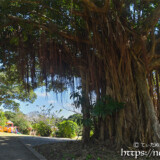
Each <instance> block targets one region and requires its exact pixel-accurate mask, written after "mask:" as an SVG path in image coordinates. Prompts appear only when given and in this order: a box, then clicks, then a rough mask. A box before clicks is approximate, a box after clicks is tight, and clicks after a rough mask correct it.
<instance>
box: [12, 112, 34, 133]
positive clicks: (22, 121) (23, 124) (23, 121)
mask: <svg viewBox="0 0 160 160" xmlns="http://www.w3.org/2000/svg"><path fill="white" fill-rule="evenodd" d="M13 115H15V116H14V117H13V118H11V119H10V120H11V121H12V122H13V123H14V126H17V127H18V128H19V131H20V132H22V133H24V134H28V133H29V130H28V129H29V128H31V124H30V122H29V121H28V120H27V118H26V115H25V114H23V113H22V112H18V113H15V114H13Z"/></svg>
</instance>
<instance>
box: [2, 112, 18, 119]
mask: <svg viewBox="0 0 160 160" xmlns="http://www.w3.org/2000/svg"><path fill="white" fill-rule="evenodd" d="M4 114H5V116H6V118H7V119H8V120H11V119H13V118H14V117H15V116H16V113H15V112H11V111H5V113H4Z"/></svg>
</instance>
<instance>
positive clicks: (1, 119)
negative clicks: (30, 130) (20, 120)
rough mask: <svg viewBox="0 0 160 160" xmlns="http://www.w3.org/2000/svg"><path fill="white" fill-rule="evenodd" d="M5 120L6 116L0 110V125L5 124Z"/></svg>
mask: <svg viewBox="0 0 160 160" xmlns="http://www.w3.org/2000/svg"><path fill="white" fill-rule="evenodd" d="M6 122H7V118H6V117H5V114H4V112H3V111H0V126H5V125H6Z"/></svg>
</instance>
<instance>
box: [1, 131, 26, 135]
mask: <svg viewBox="0 0 160 160" xmlns="http://www.w3.org/2000/svg"><path fill="white" fill-rule="evenodd" d="M0 136H28V135H25V134H15V133H6V132H0Z"/></svg>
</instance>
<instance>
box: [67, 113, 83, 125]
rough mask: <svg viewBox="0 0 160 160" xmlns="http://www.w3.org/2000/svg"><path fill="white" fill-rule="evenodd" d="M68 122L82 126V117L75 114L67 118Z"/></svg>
mask: <svg viewBox="0 0 160 160" xmlns="http://www.w3.org/2000/svg"><path fill="white" fill-rule="evenodd" d="M68 120H71V121H73V122H76V123H77V124H78V125H79V126H80V125H82V121H83V116H82V114H78V113H76V114H73V115H71V116H69V117H68Z"/></svg>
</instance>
